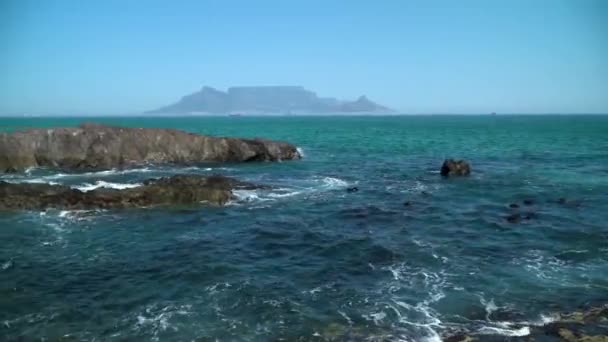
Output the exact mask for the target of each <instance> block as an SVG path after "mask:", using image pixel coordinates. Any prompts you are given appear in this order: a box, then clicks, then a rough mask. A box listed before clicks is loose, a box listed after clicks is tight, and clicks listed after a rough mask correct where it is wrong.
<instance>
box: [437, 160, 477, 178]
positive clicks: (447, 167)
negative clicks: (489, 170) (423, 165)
mask: <svg viewBox="0 0 608 342" xmlns="http://www.w3.org/2000/svg"><path fill="white" fill-rule="evenodd" d="M469 174H471V166H470V165H469V163H467V162H466V161H464V160H458V161H456V160H454V159H446V160H445V161H444V162H443V165H442V166H441V175H442V176H444V177H447V176H468V175H469Z"/></svg>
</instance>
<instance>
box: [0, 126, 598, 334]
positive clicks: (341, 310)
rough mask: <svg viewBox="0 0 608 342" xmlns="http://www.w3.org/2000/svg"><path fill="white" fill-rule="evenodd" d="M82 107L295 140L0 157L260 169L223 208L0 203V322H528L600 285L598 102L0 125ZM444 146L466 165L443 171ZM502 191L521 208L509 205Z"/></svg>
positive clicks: (201, 129)
mask: <svg viewBox="0 0 608 342" xmlns="http://www.w3.org/2000/svg"><path fill="white" fill-rule="evenodd" d="M88 121H95V122H101V123H109V124H117V125H126V126H136V127H160V128H177V129H183V130H186V131H190V132H195V133H201V134H211V135H220V136H239V137H265V138H271V139H280V140H286V141H289V142H292V143H294V144H296V145H297V146H299V147H300V148H301V149H302V150H303V152H304V154H305V158H304V159H303V160H302V161H296V162H284V163H260V164H240V165H239V164H231V165H201V166H200V167H190V168H180V167H146V168H141V169H138V170H129V171H120V170H114V171H108V172H96V173H87V174H65V173H58V172H51V171H46V170H30V171H29V172H28V173H27V174H21V175H3V176H0V177H1V178H0V179H2V180H10V181H33V182H55V183H60V184H69V185H73V186H79V187H82V186H89V187H91V186H93V187H94V186H101V185H106V186H114V187H120V186H122V185H125V184H130V183H138V182H140V181H141V180H143V179H147V178H151V177H158V176H165V175H171V174H175V173H198V174H214V173H220V174H224V175H229V176H234V177H237V178H239V179H243V180H247V181H252V182H256V183H261V184H268V185H272V186H273V187H274V188H273V190H263V191H259V192H240V193H239V194H238V195H239V198H240V199H239V200H238V201H236V202H235V203H232V204H231V205H229V206H227V207H225V208H200V209H192V210H175V209H174V210H171V209H158V208H156V209H141V210H125V211H104V212H94V211H93V212H47V213H43V214H41V213H38V212H29V213H19V214H15V213H13V214H7V213H2V214H0V339H7V340H13V339H18V338H23V339H25V340H31V339H35V338H36V339H40V338H46V339H47V340H56V339H58V338H60V337H62V338H73V339H74V340H92V339H96V340H104V341H105V340H115V341H124V340H143V341H146V340H176V341H177V340H182V341H191V340H196V341H207V340H209V341H212V340H216V339H217V340H219V341H278V340H286V341H294V340H300V341H309V340H311V341H318V340H366V339H368V340H408V341H418V340H424V339H427V340H438V339H439V336H441V335H443V334H446V333H448V332H449V331H452V330H461V329H466V330H469V331H472V332H476V333H481V334H483V333H491V332H493V333H496V332H500V333H502V334H505V335H525V334H526V327H528V326H529V325H530V324H540V322H542V321H543V320H547V319H549V318H550V317H551V315H552V314H553V313H555V312H559V311H568V310H573V309H576V308H579V307H586V306H590V305H597V304H602V303H605V302H607V301H608V116H504V117H503V116H496V117H491V116H483V117H482V116H465V117H453V116H413V117H407V116H405V117H273V118H249V117H238V118H36V119H33V118H32V119H24V118H19V119H12V118H1V119H0V130H2V131H13V130H15V129H21V128H24V127H55V126H75V125H78V124H79V123H81V122H88ZM446 157H455V158H465V159H467V160H469V161H471V163H472V167H473V174H472V176H471V177H469V178H461V179H442V178H441V177H440V176H439V174H438V169H439V167H440V165H441V163H442V161H443V159H444V158H446ZM104 182H105V183H104ZM352 186H357V187H358V188H359V191H358V192H356V193H348V192H346V188H347V187H352ZM562 197H564V198H566V199H567V203H566V204H560V203H558V199H559V198H562ZM524 199H532V200H533V201H534V204H532V205H530V206H525V205H523V204H522V201H523V200H524ZM406 201H409V202H410V205H409V206H405V205H404V203H405V202H406ZM510 203H518V204H519V205H520V206H521V208H520V209H519V210H520V211H521V212H522V213H525V214H524V215H527V213H529V212H533V213H535V216H534V217H533V218H532V219H530V220H522V222H521V223H519V224H513V223H508V222H507V221H506V220H505V216H507V215H509V214H511V213H513V212H514V209H510V208H509V207H508V205H509V204H510Z"/></svg>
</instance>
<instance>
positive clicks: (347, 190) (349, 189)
mask: <svg viewBox="0 0 608 342" xmlns="http://www.w3.org/2000/svg"><path fill="white" fill-rule="evenodd" d="M357 191H359V188H357V187H356V186H353V187H352V188H347V189H346V192H357Z"/></svg>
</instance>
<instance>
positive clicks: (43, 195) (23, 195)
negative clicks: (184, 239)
mask: <svg viewBox="0 0 608 342" xmlns="http://www.w3.org/2000/svg"><path fill="white" fill-rule="evenodd" d="M255 188H257V186H255V185H253V184H249V183H244V182H240V181H237V180H235V179H233V178H229V177H223V176H209V177H204V176H194V175H189V176H173V177H168V178H160V179H151V180H147V181H145V182H144V183H143V185H141V186H138V187H134V188H128V189H122V190H116V189H104V188H99V189H95V190H91V191H87V192H83V191H80V190H78V189H73V188H70V187H68V186H64V185H49V184H32V183H7V182H2V181H0V210H4V211H6V210H44V209H51V208H52V209H64V210H88V209H116V208H136V207H149V206H179V205H200V204H201V203H209V204H214V205H224V204H226V203H227V202H228V201H229V200H231V199H233V198H234V195H233V193H232V190H233V189H255Z"/></svg>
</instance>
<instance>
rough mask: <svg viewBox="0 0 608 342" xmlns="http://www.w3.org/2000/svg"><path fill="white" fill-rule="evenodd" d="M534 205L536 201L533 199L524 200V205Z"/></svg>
mask: <svg viewBox="0 0 608 342" xmlns="http://www.w3.org/2000/svg"><path fill="white" fill-rule="evenodd" d="M532 204H534V200H533V199H530V198H526V199H525V200H524V205H532Z"/></svg>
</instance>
